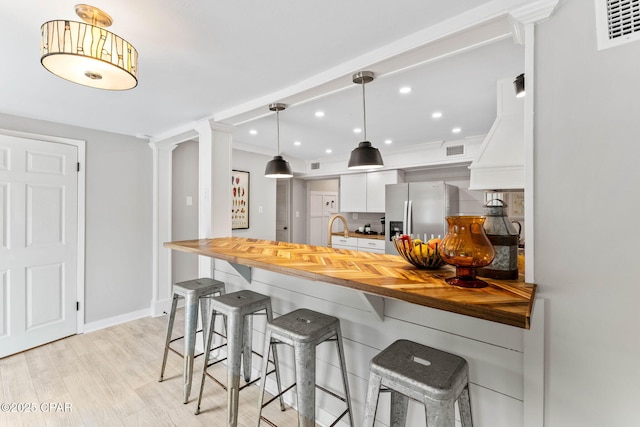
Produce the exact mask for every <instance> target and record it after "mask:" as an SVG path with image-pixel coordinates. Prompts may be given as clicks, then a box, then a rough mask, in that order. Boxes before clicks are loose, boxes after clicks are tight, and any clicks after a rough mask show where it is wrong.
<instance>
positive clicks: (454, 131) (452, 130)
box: [451, 128, 462, 133]
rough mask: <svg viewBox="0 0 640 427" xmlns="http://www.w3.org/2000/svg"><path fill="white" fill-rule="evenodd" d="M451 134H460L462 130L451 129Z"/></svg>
mask: <svg viewBox="0 0 640 427" xmlns="http://www.w3.org/2000/svg"><path fill="white" fill-rule="evenodd" d="M451 132H453V133H460V132H462V129H460V128H453V129H451Z"/></svg>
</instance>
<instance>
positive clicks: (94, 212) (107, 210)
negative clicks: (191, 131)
mask: <svg viewBox="0 0 640 427" xmlns="http://www.w3.org/2000/svg"><path fill="white" fill-rule="evenodd" d="M0 128H3V129H10V130H14V131H19V132H27V133H33V134H41V135H51V136H58V137H62V138H73V139H81V140H85V141H86V155H87V158H86V164H85V165H83V166H82V167H84V168H86V169H85V171H86V194H85V198H86V199H85V200H86V207H85V209H86V210H85V214H86V224H85V227H86V236H85V239H86V240H85V250H86V259H85V301H84V302H85V323H91V322H95V321H99V320H103V319H108V318H111V317H115V316H118V315H123V314H127V313H131V312H135V311H139V310H144V309H148V308H149V304H150V301H151V271H152V269H151V257H152V254H151V248H152V235H151V231H152V230H151V223H152V177H153V173H152V158H151V149H150V148H149V146H148V145H147V144H146V142H144V141H141V140H140V139H138V138H134V137H130V136H125V135H120V134H114V133H108V132H101V131H96V130H90V129H85V128H80V127H75V126H67V125H63V124H58V123H52V122H46V121H42V120H33V119H29V118H24V117H16V116H10V115H6V114H0Z"/></svg>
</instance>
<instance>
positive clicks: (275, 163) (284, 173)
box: [264, 103, 293, 178]
mask: <svg viewBox="0 0 640 427" xmlns="http://www.w3.org/2000/svg"><path fill="white" fill-rule="evenodd" d="M285 108H287V106H286V105H285V104H280V103H274V104H270V105H269V110H271V111H275V112H276V124H277V129H278V155H277V156H274V157H273V160H270V161H269V163H267V167H266V168H265V169H264V176H265V178H291V177H292V176H293V173H292V172H291V165H290V164H289V162H287V161H286V160H285V159H283V158H282V156H281V155H280V111H282V110H284V109H285Z"/></svg>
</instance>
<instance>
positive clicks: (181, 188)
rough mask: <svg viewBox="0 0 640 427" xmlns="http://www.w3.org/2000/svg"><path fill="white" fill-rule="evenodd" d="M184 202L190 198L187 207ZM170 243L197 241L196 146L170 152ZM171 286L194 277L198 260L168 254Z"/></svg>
mask: <svg viewBox="0 0 640 427" xmlns="http://www.w3.org/2000/svg"><path fill="white" fill-rule="evenodd" d="M187 198H190V199H191V200H190V201H191V205H189V204H188V202H189V201H188V200H187ZM171 199H172V209H171V215H172V216H171V233H172V235H171V240H190V239H198V238H200V237H206V236H199V235H198V202H199V198H198V142H197V141H185V142H182V143H180V144H178V146H177V147H176V149H175V150H173V152H172V188H171ZM171 273H172V279H171V280H172V283H177V282H183V281H185V280H192V279H194V278H196V277H197V275H198V257H195V256H193V255H192V254H188V253H186V252H181V251H171Z"/></svg>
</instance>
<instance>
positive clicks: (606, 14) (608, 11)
mask: <svg viewBox="0 0 640 427" xmlns="http://www.w3.org/2000/svg"><path fill="white" fill-rule="evenodd" d="M595 2H596V28H597V31H598V50H602V49H607V48H610V47H614V46H619V45H621V44H624V43H628V42H632V41H635V40H640V0H595Z"/></svg>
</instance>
